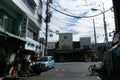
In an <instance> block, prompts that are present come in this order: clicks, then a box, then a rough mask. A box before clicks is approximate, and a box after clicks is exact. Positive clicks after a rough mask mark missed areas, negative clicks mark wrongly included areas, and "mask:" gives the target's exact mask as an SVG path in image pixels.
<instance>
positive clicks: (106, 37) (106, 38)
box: [91, 3, 108, 51]
mask: <svg viewBox="0 0 120 80" xmlns="http://www.w3.org/2000/svg"><path fill="white" fill-rule="evenodd" d="M102 5H103V11H102V10H99V9H95V8H92V9H91V10H92V11H100V12H101V13H102V14H103V23H104V31H105V41H106V51H107V50H108V36H107V27H106V21H105V9H104V3H102Z"/></svg>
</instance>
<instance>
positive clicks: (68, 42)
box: [59, 33, 73, 50]
mask: <svg viewBox="0 0 120 80" xmlns="http://www.w3.org/2000/svg"><path fill="white" fill-rule="evenodd" d="M72 39H73V37H72V33H60V34H59V49H62V50H64V49H73V42H72Z"/></svg>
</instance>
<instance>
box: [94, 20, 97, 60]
mask: <svg viewBox="0 0 120 80" xmlns="http://www.w3.org/2000/svg"><path fill="white" fill-rule="evenodd" d="M93 28H94V38H95V45H94V52H95V54H96V56H97V58H98V52H97V38H96V29H95V21H94V19H93Z"/></svg>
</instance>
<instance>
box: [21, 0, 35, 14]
mask: <svg viewBox="0 0 120 80" xmlns="http://www.w3.org/2000/svg"><path fill="white" fill-rule="evenodd" d="M23 2H24V3H25V4H26V6H27V7H28V8H29V9H30V10H31V11H32V12H33V13H35V8H36V3H35V2H34V0H23Z"/></svg>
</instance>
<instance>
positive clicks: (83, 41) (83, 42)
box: [80, 37, 92, 49]
mask: <svg viewBox="0 0 120 80" xmlns="http://www.w3.org/2000/svg"><path fill="white" fill-rule="evenodd" d="M80 48H81V49H90V48H92V46H91V37H81V38H80Z"/></svg>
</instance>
